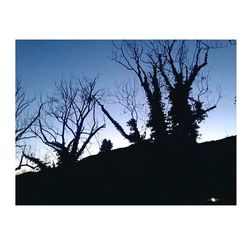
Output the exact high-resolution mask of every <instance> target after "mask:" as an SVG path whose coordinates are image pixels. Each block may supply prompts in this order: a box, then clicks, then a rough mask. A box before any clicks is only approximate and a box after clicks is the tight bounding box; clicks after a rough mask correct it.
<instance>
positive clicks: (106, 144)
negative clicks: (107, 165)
mask: <svg viewBox="0 0 250 250" xmlns="http://www.w3.org/2000/svg"><path fill="white" fill-rule="evenodd" d="M112 148H113V143H112V142H111V141H110V140H107V139H104V140H103V141H102V145H101V147H100V152H106V151H110V150H111V149H112Z"/></svg>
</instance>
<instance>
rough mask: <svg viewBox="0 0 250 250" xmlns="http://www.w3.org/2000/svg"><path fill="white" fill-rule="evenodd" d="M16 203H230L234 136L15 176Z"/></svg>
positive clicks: (146, 147) (149, 147)
mask: <svg viewBox="0 0 250 250" xmlns="http://www.w3.org/2000/svg"><path fill="white" fill-rule="evenodd" d="M211 198H212V199H211ZM16 204H18V205H21V204H30V205H35V204H43V205H57V204H58V205H59V204H64V205H77V204H78V205H83V204H89V205H94V204H109V205H111V204H112V205H123V204H124V205H126V204H131V205H137V204H148V205H150V204H167V205H168V204H169V205H175V204H180V205H185V204H186V205H199V204H231V205H233V204H236V137H235V136H234V137H229V138H225V139H222V140H219V141H211V142H206V143H201V144H197V145H195V146H189V147H184V146H183V147H182V148H178V147H174V146H173V145H170V144H168V145H167V144H165V143H162V144H152V143H149V142H143V143H140V144H137V145H131V146H129V147H127V148H121V149H116V150H112V151H109V152H104V153H100V154H98V155H95V156H90V157H88V158H85V159H83V160H81V161H80V162H78V164H77V165H76V166H69V167H68V168H67V169H48V170H47V171H44V172H39V173H26V174H23V175H20V176H16Z"/></svg>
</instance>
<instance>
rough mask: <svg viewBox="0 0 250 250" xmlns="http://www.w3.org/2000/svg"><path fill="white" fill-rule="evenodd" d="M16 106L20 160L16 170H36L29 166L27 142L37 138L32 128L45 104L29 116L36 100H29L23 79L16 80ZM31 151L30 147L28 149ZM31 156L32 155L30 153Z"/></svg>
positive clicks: (16, 133)
mask: <svg viewBox="0 0 250 250" xmlns="http://www.w3.org/2000/svg"><path fill="white" fill-rule="evenodd" d="M15 99H16V100H15V102H16V103H15V104H16V112H15V118H16V129H15V142H16V157H17V159H18V166H17V167H16V170H19V169H21V168H22V167H25V166H26V167H29V168H32V169H35V168H36V167H35V166H34V165H32V164H29V161H28V159H27V157H26V156H27V152H26V151H27V141H28V140H29V139H32V138H35V137H36V136H35V135H34V134H33V133H32V127H33V126H34V124H35V122H36V121H37V119H38V117H39V116H40V112H41V109H42V106H43V104H40V106H39V108H38V111H37V113H36V114H29V111H30V109H31V106H32V103H34V101H35V98H32V99H31V98H28V97H27V95H26V93H25V90H24V88H23V86H22V84H21V79H20V78H17V80H16V92H15ZM28 148H29V150H28V151H30V147H28ZM29 154H31V153H29Z"/></svg>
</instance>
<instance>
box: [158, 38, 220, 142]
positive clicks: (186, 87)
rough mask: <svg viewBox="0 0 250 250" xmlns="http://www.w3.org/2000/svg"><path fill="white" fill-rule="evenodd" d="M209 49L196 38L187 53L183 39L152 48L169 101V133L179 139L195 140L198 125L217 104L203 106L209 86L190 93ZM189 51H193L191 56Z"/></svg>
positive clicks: (205, 60)
mask: <svg viewBox="0 0 250 250" xmlns="http://www.w3.org/2000/svg"><path fill="white" fill-rule="evenodd" d="M209 48H210V47H209V45H208V44H205V43H203V42H202V41H196V45H195V47H194V48H193V51H192V52H190V51H189V48H188V46H187V42H186V41H175V40H174V41H159V46H158V49H157V50H155V56H156V57H158V61H157V63H156V67H157V68H158V69H159V72H160V74H161V76H162V78H163V80H164V81H163V82H164V84H165V86H166V88H167V90H168V98H169V101H170V104H171V108H170V110H169V112H168V122H169V124H170V134H172V135H174V136H176V137H177V138H178V139H180V140H181V141H189V142H196V139H197V137H198V129H199V125H198V124H199V123H200V122H201V121H203V120H204V119H205V118H206V117H207V113H208V112H209V111H211V110H213V109H215V108H216V105H217V103H218V102H217V103H216V104H215V105H211V106H209V105H207V106H206V107H204V103H203V102H202V101H201V96H202V95H204V94H206V93H207V92H208V85H206V87H204V86H203V85H201V86H202V87H201V89H200V90H199V92H198V95H197V98H194V97H193V95H192V90H193V85H194V82H195V80H196V79H197V77H198V76H199V73H200V71H201V70H202V69H203V68H204V67H205V66H206V65H207V62H208V52H209ZM188 53H192V56H190V55H189V54H188ZM190 57H191V58H192V61H191V62H190ZM203 78H204V77H203V76H202V78H201V80H203Z"/></svg>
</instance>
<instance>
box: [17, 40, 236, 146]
mask: <svg viewBox="0 0 250 250" xmlns="http://www.w3.org/2000/svg"><path fill="white" fill-rule="evenodd" d="M111 56H112V42H111V40H17V41H16V74H17V76H19V77H20V78H21V80H22V84H23V85H24V86H25V88H26V91H27V95H28V96H34V95H35V96H37V97H39V96H40V95H42V96H45V95H46V94H50V93H51V92H52V91H53V90H54V82H55V81H58V80H60V79H61V77H62V76H64V77H66V78H69V77H70V76H71V75H75V76H78V77H83V76H86V77H88V78H93V77H95V76H96V75H99V78H98V82H97V87H98V88H112V87H113V85H114V83H115V82H116V81H117V82H122V81H128V80H129V79H130V80H132V81H133V80H134V79H135V75H134V74H132V72H129V71H127V70H126V69H125V68H123V67H122V66H121V65H119V64H117V63H115V62H113V61H112V60H111V59H110V58H111ZM205 70H206V71H207V70H208V71H209V72H210V73H209V75H210V81H209V85H210V88H211V90H212V91H213V94H212V97H213V96H214V98H216V96H217V92H216V89H217V86H218V85H220V87H221V91H222V93H221V94H222V99H221V101H220V103H219V105H218V107H217V109H215V110H213V111H211V112H210V113H209V117H208V118H207V119H206V120H205V122H204V123H202V124H201V129H200V132H201V133H202V136H201V138H200V141H207V140H215V139H220V138H223V137H225V136H227V135H234V134H236V105H234V98H235V96H236V46H228V47H226V48H222V49H216V50H210V53H209V58H208V66H207V67H206V69H205ZM109 108H110V112H111V113H112V114H113V115H114V117H115V118H117V119H118V120H119V121H120V122H121V123H122V125H123V126H125V123H126V121H127V120H128V117H123V116H121V109H120V108H119V107H117V105H113V106H110V107H109ZM106 121H107V119H106ZM100 136H101V138H112V141H113V143H114V147H120V146H126V145H127V142H126V141H125V140H124V139H123V138H122V137H121V135H120V134H119V133H118V132H117V131H116V130H115V128H114V127H113V126H112V125H111V124H109V123H108V124H107V128H106V129H105V130H103V132H102V134H101V135H100ZM39 145H40V144H39Z"/></svg>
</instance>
